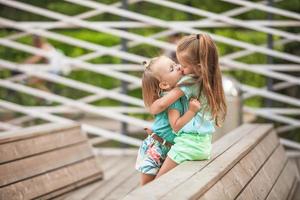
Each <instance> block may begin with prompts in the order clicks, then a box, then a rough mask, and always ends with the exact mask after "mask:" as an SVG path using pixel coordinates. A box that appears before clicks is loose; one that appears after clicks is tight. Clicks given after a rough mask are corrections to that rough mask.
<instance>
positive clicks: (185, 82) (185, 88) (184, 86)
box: [178, 76, 195, 99]
mask: <svg viewBox="0 0 300 200" xmlns="http://www.w3.org/2000/svg"><path fill="white" fill-rule="evenodd" d="M194 81H195V80H194V78H193V77H191V76H184V77H182V78H181V79H180V80H179V81H178V85H179V89H180V90H181V91H182V92H183V93H184V95H185V96H186V98H187V99H190V98H191V97H193V96H195V95H194V90H193V87H194V85H191V83H194Z"/></svg>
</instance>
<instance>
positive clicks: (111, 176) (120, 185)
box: [56, 156, 139, 200]
mask: <svg viewBox="0 0 300 200" xmlns="http://www.w3.org/2000/svg"><path fill="white" fill-rule="evenodd" d="M98 158H99V159H100V162H101V163H103V164H102V169H103V171H104V179H103V180H101V181H97V182H95V183H92V184H89V185H87V186H84V187H81V188H79V189H76V190H75V191H72V192H69V193H67V194H65V195H63V196H60V197H57V198H56V199H58V200H79V199H85V200H95V199H103V200H104V199H107V200H108V199H109V200H114V199H122V198H123V197H125V195H126V194H128V193H129V192H131V191H132V190H134V189H135V188H137V187H138V185H139V174H138V172H137V171H136V170H135V169H134V164H135V159H136V156H98Z"/></svg>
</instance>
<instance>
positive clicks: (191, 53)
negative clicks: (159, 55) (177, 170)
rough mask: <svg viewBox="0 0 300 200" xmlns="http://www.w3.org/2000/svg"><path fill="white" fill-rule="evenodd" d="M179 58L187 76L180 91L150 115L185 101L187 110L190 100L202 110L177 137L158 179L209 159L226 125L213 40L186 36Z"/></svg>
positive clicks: (153, 107)
mask: <svg viewBox="0 0 300 200" xmlns="http://www.w3.org/2000/svg"><path fill="white" fill-rule="evenodd" d="M176 55H177V58H178V61H179V63H180V64H181V65H182V72H183V74H184V75H185V76H184V77H183V78H182V79H181V80H180V81H179V86H178V87H176V88H174V89H172V90H171V91H170V92H169V93H168V94H166V95H165V96H163V97H161V98H160V99H158V100H156V101H155V102H154V103H153V104H152V105H151V106H150V112H151V113H152V114H156V113H159V112H161V111H163V110H165V109H166V108H167V107H168V106H169V105H171V104H172V103H173V102H175V101H177V100H178V99H183V104H184V108H185V110H186V109H188V100H189V99H190V98H196V99H198V100H199V101H200V103H201V109H200V111H199V112H198V113H197V114H196V116H195V117H194V118H193V119H192V120H191V121H190V122H188V124H186V125H185V126H184V127H183V128H182V129H180V130H179V132H178V133H177V134H178V136H177V137H176V138H175V139H174V143H175V144H174V145H173V146H172V147H171V149H170V151H169V152H168V154H167V158H166V160H165V162H164V163H163V165H162V167H161V169H160V171H159V173H158V174H157V176H156V178H157V177H159V176H161V175H162V174H164V173H166V172H167V171H169V170H171V169H172V168H174V167H175V166H177V165H178V164H180V163H182V162H184V161H186V160H204V159H209V158H210V154H211V139H212V133H213V132H214V131H215V128H214V126H215V125H217V126H220V124H221V122H222V121H224V118H225V114H226V109H227V108H226V103H225V97H224V91H223V87H222V78H221V72H220V67H219V61H218V52H217V48H216V45H215V43H214V42H213V40H212V39H211V38H210V37H209V36H208V35H206V34H201V35H200V34H197V35H190V36H186V37H184V38H182V39H181V40H180V41H179V43H178V46H177V50H176Z"/></svg>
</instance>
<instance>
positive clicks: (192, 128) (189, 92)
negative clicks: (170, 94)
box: [178, 75, 215, 134]
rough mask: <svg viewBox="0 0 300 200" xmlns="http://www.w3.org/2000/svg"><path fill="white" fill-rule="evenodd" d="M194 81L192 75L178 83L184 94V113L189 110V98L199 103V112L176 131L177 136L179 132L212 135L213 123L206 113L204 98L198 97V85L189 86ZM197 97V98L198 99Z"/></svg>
mask: <svg viewBox="0 0 300 200" xmlns="http://www.w3.org/2000/svg"><path fill="white" fill-rule="evenodd" d="M194 82H195V79H194V78H193V75H185V76H184V77H182V78H181V79H180V81H179V82H178V85H180V86H179V88H180V89H181V91H182V92H183V93H184V96H183V97H181V98H183V107H184V111H185V112H186V111H187V110H188V108H189V100H190V98H192V97H193V98H196V99H198V100H199V101H200V104H201V108H200V110H199V112H197V114H196V115H195V116H194V117H193V118H192V119H191V120H190V121H189V122H188V123H187V124H186V125H185V126H184V127H182V129H180V130H179V131H178V134H179V133H181V132H184V133H198V134H212V133H213V132H214V131H215V123H214V121H213V120H212V119H211V114H210V113H209V112H208V111H206V112H205V107H206V106H207V99H206V97H205V96H204V95H203V94H201V95H200V97H199V90H200V84H191V83H194ZM198 97H199V98H198Z"/></svg>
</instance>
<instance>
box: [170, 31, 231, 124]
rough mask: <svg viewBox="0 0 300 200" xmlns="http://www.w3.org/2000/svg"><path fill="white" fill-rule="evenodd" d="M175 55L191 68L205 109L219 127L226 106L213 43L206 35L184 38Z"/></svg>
mask: <svg viewBox="0 0 300 200" xmlns="http://www.w3.org/2000/svg"><path fill="white" fill-rule="evenodd" d="M176 53H177V55H181V58H182V59H183V60H184V61H185V62H186V63H188V64H189V65H190V66H191V67H192V68H193V70H194V72H195V75H196V76H197V78H198V80H197V82H199V83H200V84H202V86H201V87H200V91H199V92H202V91H203V93H204V95H205V96H206V99H207V103H208V108H207V109H209V111H210V112H211V116H212V119H213V120H214V121H215V123H216V125H217V126H218V127H220V126H221V123H222V122H223V121H224V119H225V115H226V112H227V106H226V102H225V95H224V90H223V86H222V76H221V70H220V66H219V56H218V51H217V47H216V45H215V43H214V41H213V40H212V39H211V37H210V36H209V35H207V34H201V35H199V34H197V35H189V36H185V37H183V38H182V39H181V40H180V41H179V43H178V46H177V50H176ZM201 88H202V91H201ZM200 95H201V94H200Z"/></svg>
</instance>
